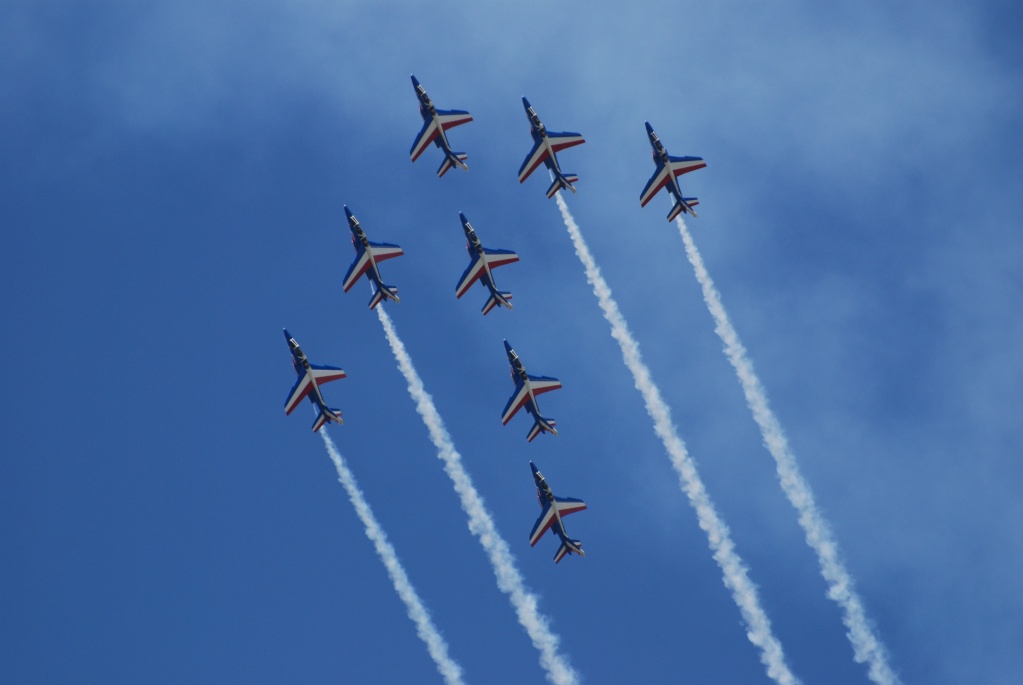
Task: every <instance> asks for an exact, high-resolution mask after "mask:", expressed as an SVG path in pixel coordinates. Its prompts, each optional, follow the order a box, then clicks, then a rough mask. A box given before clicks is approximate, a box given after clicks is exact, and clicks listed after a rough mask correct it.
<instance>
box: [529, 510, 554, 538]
mask: <svg viewBox="0 0 1023 685" xmlns="http://www.w3.org/2000/svg"><path fill="white" fill-rule="evenodd" d="M554 521H555V518H554V507H552V506H551V505H550V502H544V506H543V511H541V512H540V517H539V518H538V519H536V523H534V524H533V530H532V531H530V533H529V545H530V546H531V547H532V546H535V545H536V543H537V542H538V541H539V540H540V538H542V537H543V534H544V533H546V532H547V530H548V529H549V528H550V527H551V524H552V523H554Z"/></svg>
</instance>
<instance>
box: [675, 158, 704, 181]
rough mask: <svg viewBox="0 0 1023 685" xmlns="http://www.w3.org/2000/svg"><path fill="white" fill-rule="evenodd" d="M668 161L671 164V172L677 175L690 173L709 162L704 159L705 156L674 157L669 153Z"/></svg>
mask: <svg viewBox="0 0 1023 685" xmlns="http://www.w3.org/2000/svg"><path fill="white" fill-rule="evenodd" d="M668 163H669V164H671V173H673V174H675V175H676V176H681V175H682V174H688V173H689V172H690V171H696V170H697V169H702V168H703V167H705V166H707V163H706V162H705V161H703V157H672V156H670V155H669V156H668Z"/></svg>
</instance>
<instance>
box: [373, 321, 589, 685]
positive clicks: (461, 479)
mask: <svg viewBox="0 0 1023 685" xmlns="http://www.w3.org/2000/svg"><path fill="white" fill-rule="evenodd" d="M376 313H377V316H379V317H380V323H381V325H383V327H384V333H385V334H386V335H387V341H388V343H390V345H391V351H392V352H393V353H394V358H395V360H397V362H398V368H399V369H400V370H401V373H402V375H404V376H405V380H406V382H407V383H408V391H409V394H410V395H411V396H412V399H413V400H414V401H415V403H416V411H418V412H419V415H420V416H421V417H422V418H423V423H424V424H426V428H427V430H428V431H429V433H430V440H431V441H432V442H433V444H434V446H435V447H436V448H437V457H438V458H439V459H440V460H441V461H443V462H444V471H445V472H446V473H447V474H448V477H449V478H451V482H452V484H453V485H454V487H455V492H457V493H458V497H459V499H460V500H461V503H462V510H463V511H465V513H466V514H467V515H468V517H469V530H470V531H471V532H472V534H473V535H475V536H476V538H477V539H478V540H479V541H480V544H481V545H482V546H483V549H484V550H485V551H486V553H487V556H488V557H489V559H490V565H491V566H492V567H493V569H494V575H495V576H496V577H497V587H498V588H500V590H501V591H502V592H504V593H505V594H506V595H508V599H509V601H510V602H511V604H512V607H514V609H515V613H516V615H517V616H518V620H519V623H520V624H521V625H522V627H523V628H525V629H526V634H528V635H529V638H530V640H532V642H533V646H534V647H536V649H537V650H538V651H539V652H540V666H541V667H542V668H543V669H544V671H545V672H546V675H547V680H549V681H550V682H551V683H553V684H554V685H577V683H578V682H579V678H578V675H577V674H576V672H575V670H574V669H573V668H572V666H571V665H570V664H569V663H568V660H567V658H565V657H564V656H562V655H561V654H560V653H559V651H558V642H559V638H558V636H557V635H555V634H554V633H553V632H552V631H551V628H550V622H549V620H548V619H547V617H545V616H544V615H543V614H541V613H540V611H539V609H538V608H537V598H536V595H534V594H533V593H532V592H530V591H529V590H528V589H527V588H526V586H525V582H524V581H523V579H522V574H520V573H519V570H518V567H517V566H516V565H515V557H514V556H512V553H511V550H510V549H509V548H508V543H507V542H505V540H504V538H503V537H501V534H500V533H499V532H498V531H497V527H496V526H495V525H494V520H493V519H492V518H491V516H490V513H489V512H488V511H487V508H486V506H485V505H484V504H483V498H482V497H480V494H479V492H477V490H476V488H475V486H473V484H472V479H471V478H470V477H469V474H468V473H467V472H466V470H465V468H464V467H463V466H462V457H461V455H460V454H459V453H458V451H457V450H455V445H454V443H453V442H452V440H451V436H450V435H448V431H447V428H445V426H444V421H443V420H442V419H441V417H440V414H439V413H438V412H437V407H435V406H434V404H433V398H432V397H430V395H429V394H428V393H427V392H426V389H425V388H424V387H423V381H422V379H421V378H420V377H419V374H418V373H417V372H416V369H415V367H414V366H413V365H412V358H411V357H409V354H408V351H407V350H406V349H405V344H404V343H403V342H402V341H401V339H400V338H399V337H398V334H397V332H396V331H395V330H394V325H393V324H392V323H391V318H390V317H389V316H388V315H387V312H385V311H384V308H383V307H377V308H376Z"/></svg>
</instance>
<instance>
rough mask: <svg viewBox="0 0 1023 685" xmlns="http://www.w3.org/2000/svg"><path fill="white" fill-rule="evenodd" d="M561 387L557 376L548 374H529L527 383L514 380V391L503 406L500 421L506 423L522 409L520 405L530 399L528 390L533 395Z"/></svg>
mask: <svg viewBox="0 0 1023 685" xmlns="http://www.w3.org/2000/svg"><path fill="white" fill-rule="evenodd" d="M560 387H561V381H559V380H558V379H557V378H551V377H550V376H529V385H526V384H525V383H522V384H521V385H519V384H518V381H516V385H515V393H514V394H512V396H511V399H509V400H508V404H507V405H505V407H504V414H502V415H501V423H502V424H504V425H508V422H509V421H511V419H512V417H513V416H515V414H516V413H517V412H518V411H519V409H522V407H523V406H524V405H525V404H526V402H528V401H529V400H530V396H529V391H530V390H532V391H533V396H534V397H535V396H536V395H542V394H543V393H545V392H550V391H551V390H557V389H558V388H560Z"/></svg>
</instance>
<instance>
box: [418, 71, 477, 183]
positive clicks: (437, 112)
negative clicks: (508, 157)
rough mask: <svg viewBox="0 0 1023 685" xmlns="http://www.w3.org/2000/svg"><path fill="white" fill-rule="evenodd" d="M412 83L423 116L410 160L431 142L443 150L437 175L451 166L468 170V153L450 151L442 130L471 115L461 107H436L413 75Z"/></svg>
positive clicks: (467, 120)
mask: <svg viewBox="0 0 1023 685" xmlns="http://www.w3.org/2000/svg"><path fill="white" fill-rule="evenodd" d="M412 85H413V87H415V89H416V97H417V98H419V115H420V116H421V117H423V128H422V130H420V131H419V135H417V136H416V140H415V142H413V143H412V149H411V150H409V154H410V155H411V156H412V161H413V162H414V161H416V160H417V159H419V155H421V154H423V150H425V149H426V148H427V146H428V145H429V144H430V143H431V142H432V143H433V144H434V145H436V146H437V147H439V148H440V149H441V150H443V151H444V161H443V162H442V163H441V165H440V169H438V170H437V175H438V176H443V175H444V174H446V173H447V172H448V169H450V168H451V167H453V166H457V167H460V168H462V169H465V170H466V171H468V170H469V167H468V166H466V164H465V160H467V159H469V155H467V154H465V153H464V152H452V150H451V146H450V145H449V144H448V138H447V136H446V135H445V134H444V132H445V131H447V130H448V129H449V128H454V127H455V126H461V125H462V124H467V123H469V122H470V121H472V115H471V114H469V113H468V112H466V111H464V110H461V109H437V108H436V107H435V106H434V104H433V101H432V100H430V96H429V95H427V94H426V90H424V89H423V87H422V86H421V85H419V80H418V79H416V77H415V76H413V77H412Z"/></svg>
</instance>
